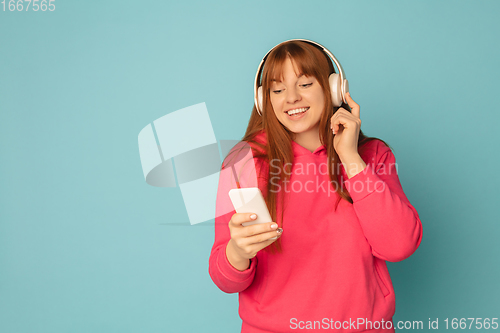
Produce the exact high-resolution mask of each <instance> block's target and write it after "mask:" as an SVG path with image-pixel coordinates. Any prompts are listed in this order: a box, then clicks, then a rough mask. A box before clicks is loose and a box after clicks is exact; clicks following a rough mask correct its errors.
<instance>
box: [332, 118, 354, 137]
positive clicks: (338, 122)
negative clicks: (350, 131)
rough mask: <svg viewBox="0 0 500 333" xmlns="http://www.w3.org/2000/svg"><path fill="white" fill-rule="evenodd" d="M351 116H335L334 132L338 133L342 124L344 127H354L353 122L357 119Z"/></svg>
mask: <svg viewBox="0 0 500 333" xmlns="http://www.w3.org/2000/svg"><path fill="white" fill-rule="evenodd" d="M348 117H349V116H345V115H339V116H337V117H335V119H334V120H333V124H332V126H333V134H336V133H337V132H338V131H339V130H340V125H342V126H343V127H344V129H347V128H350V127H352V126H351V125H352V123H353V122H354V121H355V120H354V119H350V118H348Z"/></svg>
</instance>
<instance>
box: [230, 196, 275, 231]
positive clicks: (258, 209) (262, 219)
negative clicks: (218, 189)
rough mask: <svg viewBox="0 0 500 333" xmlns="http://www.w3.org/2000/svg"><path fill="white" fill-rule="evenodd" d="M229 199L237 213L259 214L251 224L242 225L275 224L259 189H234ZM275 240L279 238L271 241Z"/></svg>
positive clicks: (244, 224)
mask: <svg viewBox="0 0 500 333" xmlns="http://www.w3.org/2000/svg"><path fill="white" fill-rule="evenodd" d="M229 198H231V202H232V203H233V207H234V209H235V210H236V213H255V214H257V219H255V220H254V221H251V222H244V223H242V225H243V226H245V227H246V226H248V225H252V224H256V223H267V222H273V220H272V218H271V214H269V210H268V209H267V205H266V202H265V201H264V197H263V196H262V192H261V191H260V189H259V188H258V187H246V188H233V189H232V190H230V191H229ZM275 238H277V237H273V238H271V239H275Z"/></svg>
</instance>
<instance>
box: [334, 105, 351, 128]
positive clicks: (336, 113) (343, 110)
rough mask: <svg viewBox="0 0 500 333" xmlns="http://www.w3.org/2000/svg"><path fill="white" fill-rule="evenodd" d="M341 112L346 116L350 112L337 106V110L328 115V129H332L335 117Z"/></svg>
mask: <svg viewBox="0 0 500 333" xmlns="http://www.w3.org/2000/svg"><path fill="white" fill-rule="evenodd" d="M342 114H344V115H346V116H347V115H350V114H351V113H350V112H349V111H347V110H346V109H344V108H339V109H338V110H337V111H335V113H334V114H333V116H331V117H330V129H333V123H334V122H335V119H337V118H338V117H339V116H340V115H342Z"/></svg>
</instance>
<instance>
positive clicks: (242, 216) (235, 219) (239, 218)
mask: <svg viewBox="0 0 500 333" xmlns="http://www.w3.org/2000/svg"><path fill="white" fill-rule="evenodd" d="M255 219H257V214H254V213H236V214H234V215H233V216H232V217H231V221H230V222H232V223H233V225H235V226H241V224H242V223H245V222H251V221H254V220H255Z"/></svg>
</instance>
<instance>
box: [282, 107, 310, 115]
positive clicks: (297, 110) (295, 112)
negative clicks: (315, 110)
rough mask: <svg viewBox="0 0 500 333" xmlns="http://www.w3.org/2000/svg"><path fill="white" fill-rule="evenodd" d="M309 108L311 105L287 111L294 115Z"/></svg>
mask: <svg viewBox="0 0 500 333" xmlns="http://www.w3.org/2000/svg"><path fill="white" fill-rule="evenodd" d="M307 110H309V107H305V108H297V109H293V110H288V111H286V113H287V114H288V115H289V116H293V115H297V114H302V113H304V112H306V111H307Z"/></svg>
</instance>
